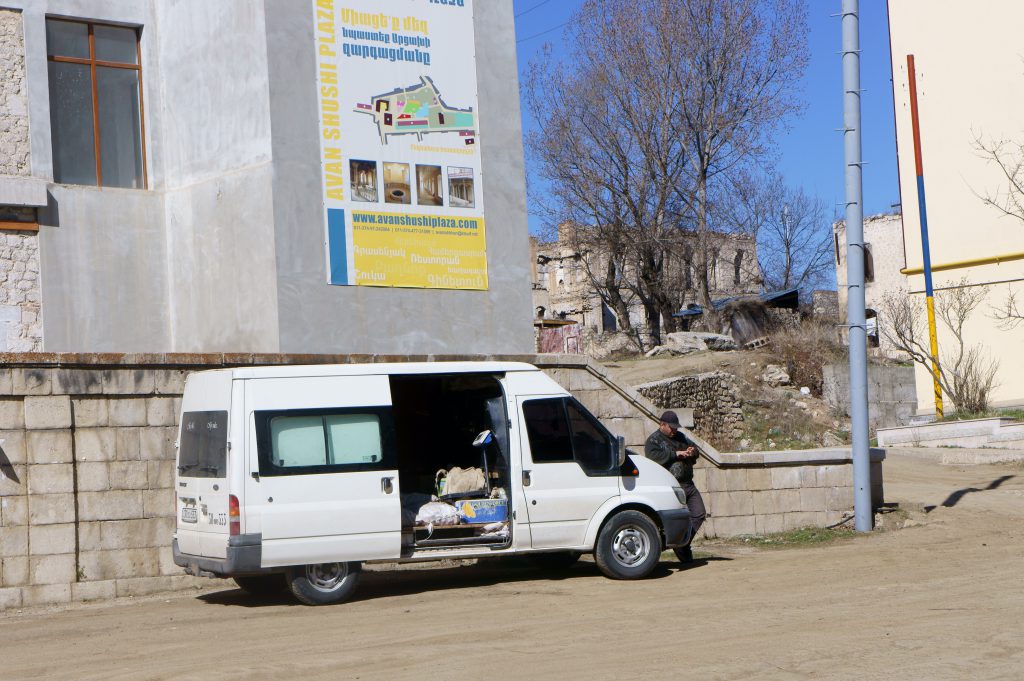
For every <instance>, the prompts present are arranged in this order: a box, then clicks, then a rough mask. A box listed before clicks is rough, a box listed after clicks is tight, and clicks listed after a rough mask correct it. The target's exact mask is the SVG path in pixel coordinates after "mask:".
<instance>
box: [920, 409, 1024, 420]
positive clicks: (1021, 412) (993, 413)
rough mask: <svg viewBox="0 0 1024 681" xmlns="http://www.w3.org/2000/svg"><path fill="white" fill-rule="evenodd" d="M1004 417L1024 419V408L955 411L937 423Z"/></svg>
mask: <svg viewBox="0 0 1024 681" xmlns="http://www.w3.org/2000/svg"><path fill="white" fill-rule="evenodd" d="M990 418H1004V419H1016V420H1018V421H1024V409H989V410H988V411H978V412H966V411H965V412H953V413H952V414H949V415H948V416H943V417H942V418H941V419H937V420H936V422H937V423H942V422H945V421H970V420H972V419H990Z"/></svg>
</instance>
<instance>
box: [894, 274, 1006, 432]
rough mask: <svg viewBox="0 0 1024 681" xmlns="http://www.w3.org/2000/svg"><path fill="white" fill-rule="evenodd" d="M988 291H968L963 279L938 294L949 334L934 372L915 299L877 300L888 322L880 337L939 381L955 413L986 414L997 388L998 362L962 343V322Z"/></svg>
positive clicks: (938, 307)
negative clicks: (882, 336)
mask: <svg viewBox="0 0 1024 681" xmlns="http://www.w3.org/2000/svg"><path fill="white" fill-rule="evenodd" d="M987 294H988V287H987V286H977V287H972V286H970V285H969V283H968V281H967V280H966V279H963V280H961V281H960V282H959V283H958V284H957V285H956V286H954V287H953V288H950V289H946V290H943V291H938V292H937V295H936V296H935V312H936V316H937V318H938V319H939V321H941V322H942V324H943V326H944V327H945V328H946V329H947V331H948V332H949V333H948V334H947V338H949V340H950V341H951V342H949V343H943V344H942V346H941V349H940V355H941V357H940V360H941V361H940V363H939V369H938V371H937V372H936V371H935V370H934V369H933V367H932V359H931V349H930V341H929V333H928V323H927V321H926V314H925V310H924V304H923V302H922V301H921V299H920V298H915V297H911V296H909V295H907V294H905V293H890V294H888V295H886V296H885V297H884V298H883V299H882V304H881V306H880V307H881V314H882V315H884V316H885V318H886V319H887V323H886V324H884V325H882V326H881V328H882V334H883V335H884V336H885V338H886V339H887V340H888V341H889V342H890V343H892V344H893V345H894V346H895V347H896V349H898V350H901V351H902V352H905V353H906V354H907V355H908V356H909V357H910V358H911V359H912V360H914V361H915V362H917V363H918V364H920V365H921V366H923V367H925V368H926V369H927V370H928V372H929V373H930V374H931V375H932V378H933V379H938V381H939V386H940V387H941V389H942V391H943V392H944V393H945V394H946V395H948V396H949V399H950V401H951V402H952V403H953V406H954V408H955V409H956V411H957V412H959V413H972V414H976V413H982V412H985V411H986V410H987V409H988V400H989V395H990V394H991V393H992V390H993V389H994V388H995V386H996V373H997V371H998V370H999V362H998V361H996V360H993V359H990V358H989V357H987V356H986V355H985V353H984V347H983V346H982V345H980V344H976V345H971V346H968V345H967V342H966V340H965V338H964V326H965V325H966V323H967V320H968V319H969V318H970V316H971V315H972V314H973V313H974V311H975V310H976V309H977V307H978V305H980V304H981V303H982V301H984V300H985V298H986V296H987Z"/></svg>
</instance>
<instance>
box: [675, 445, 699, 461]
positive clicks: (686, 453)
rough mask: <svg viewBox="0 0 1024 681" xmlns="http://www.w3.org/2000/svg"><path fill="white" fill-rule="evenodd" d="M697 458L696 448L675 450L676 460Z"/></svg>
mask: <svg viewBox="0 0 1024 681" xmlns="http://www.w3.org/2000/svg"><path fill="white" fill-rule="evenodd" d="M696 456H697V448H696V447H687V448H686V449H678V450H676V458H678V459H689V458H693V457H696Z"/></svg>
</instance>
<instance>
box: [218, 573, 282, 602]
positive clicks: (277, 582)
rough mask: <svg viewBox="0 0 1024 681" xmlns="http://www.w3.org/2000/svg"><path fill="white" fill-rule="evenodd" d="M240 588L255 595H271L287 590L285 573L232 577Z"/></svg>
mask: <svg viewBox="0 0 1024 681" xmlns="http://www.w3.org/2000/svg"><path fill="white" fill-rule="evenodd" d="M232 579H233V580H234V582H235V584H237V585H238V588H239V589H241V590H242V591H244V592H246V593H247V594H252V595H253V596H270V595H272V594H278V593H281V592H282V591H284V590H285V587H286V586H287V584H286V583H285V579H284V575H283V574H281V573H280V572H278V573H275V574H272V575H246V576H244V577H232Z"/></svg>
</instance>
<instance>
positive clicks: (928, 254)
mask: <svg viewBox="0 0 1024 681" xmlns="http://www.w3.org/2000/svg"><path fill="white" fill-rule="evenodd" d="M907 76H908V77H909V78H910V84H909V85H910V123H911V127H912V128H913V130H914V168H915V171H916V173H917V210H918V213H919V215H920V218H921V255H922V256H923V259H924V267H923V270H924V292H925V298H924V302H925V307H926V308H927V309H928V339H929V341H930V342H931V350H932V384H933V387H934V390H935V416H936V418H940V419H941V418H942V385H941V384H940V383H939V337H938V334H936V332H935V289H933V288H932V249H931V245H930V244H929V243H928V210H927V208H926V204H925V200H924V158H923V156H922V155H921V126H920V125H919V124H918V118H917V71H916V70H915V69H914V55H912V54H908V55H907Z"/></svg>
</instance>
